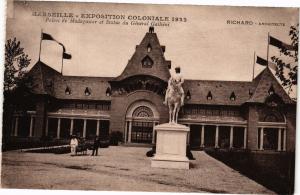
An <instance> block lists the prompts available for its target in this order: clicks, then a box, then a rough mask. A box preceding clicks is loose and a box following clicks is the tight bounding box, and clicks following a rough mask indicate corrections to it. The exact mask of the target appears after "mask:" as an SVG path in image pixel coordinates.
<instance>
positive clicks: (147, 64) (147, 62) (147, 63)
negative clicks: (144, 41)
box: [142, 56, 153, 68]
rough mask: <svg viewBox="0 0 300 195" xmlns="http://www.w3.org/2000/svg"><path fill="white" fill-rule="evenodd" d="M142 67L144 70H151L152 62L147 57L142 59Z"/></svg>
mask: <svg viewBox="0 0 300 195" xmlns="http://www.w3.org/2000/svg"><path fill="white" fill-rule="evenodd" d="M142 66H143V67H144V68H151V67H152V66H153V60H152V59H151V58H150V57H149V56H146V57H144V58H143V60H142Z"/></svg>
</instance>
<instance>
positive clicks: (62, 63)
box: [61, 52, 64, 75]
mask: <svg viewBox="0 0 300 195" xmlns="http://www.w3.org/2000/svg"><path fill="white" fill-rule="evenodd" d="M63 67H64V52H63V55H62V58H61V75H62V74H63Z"/></svg>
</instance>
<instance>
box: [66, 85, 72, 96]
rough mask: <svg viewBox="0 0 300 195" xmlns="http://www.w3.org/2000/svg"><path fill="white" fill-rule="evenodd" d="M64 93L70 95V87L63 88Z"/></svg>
mask: <svg viewBox="0 0 300 195" xmlns="http://www.w3.org/2000/svg"><path fill="white" fill-rule="evenodd" d="M65 94H66V95H71V89H70V88H69V87H68V86H67V88H66V90H65Z"/></svg>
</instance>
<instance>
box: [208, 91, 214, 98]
mask: <svg viewBox="0 0 300 195" xmlns="http://www.w3.org/2000/svg"><path fill="white" fill-rule="evenodd" d="M212 98H213V96H212V94H211V91H209V92H208V94H207V96H206V99H207V100H212Z"/></svg>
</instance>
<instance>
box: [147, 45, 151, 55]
mask: <svg viewBox="0 0 300 195" xmlns="http://www.w3.org/2000/svg"><path fill="white" fill-rule="evenodd" d="M151 51H152V47H151V45H150V43H149V44H148V46H147V52H148V53H149V52H151Z"/></svg>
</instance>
